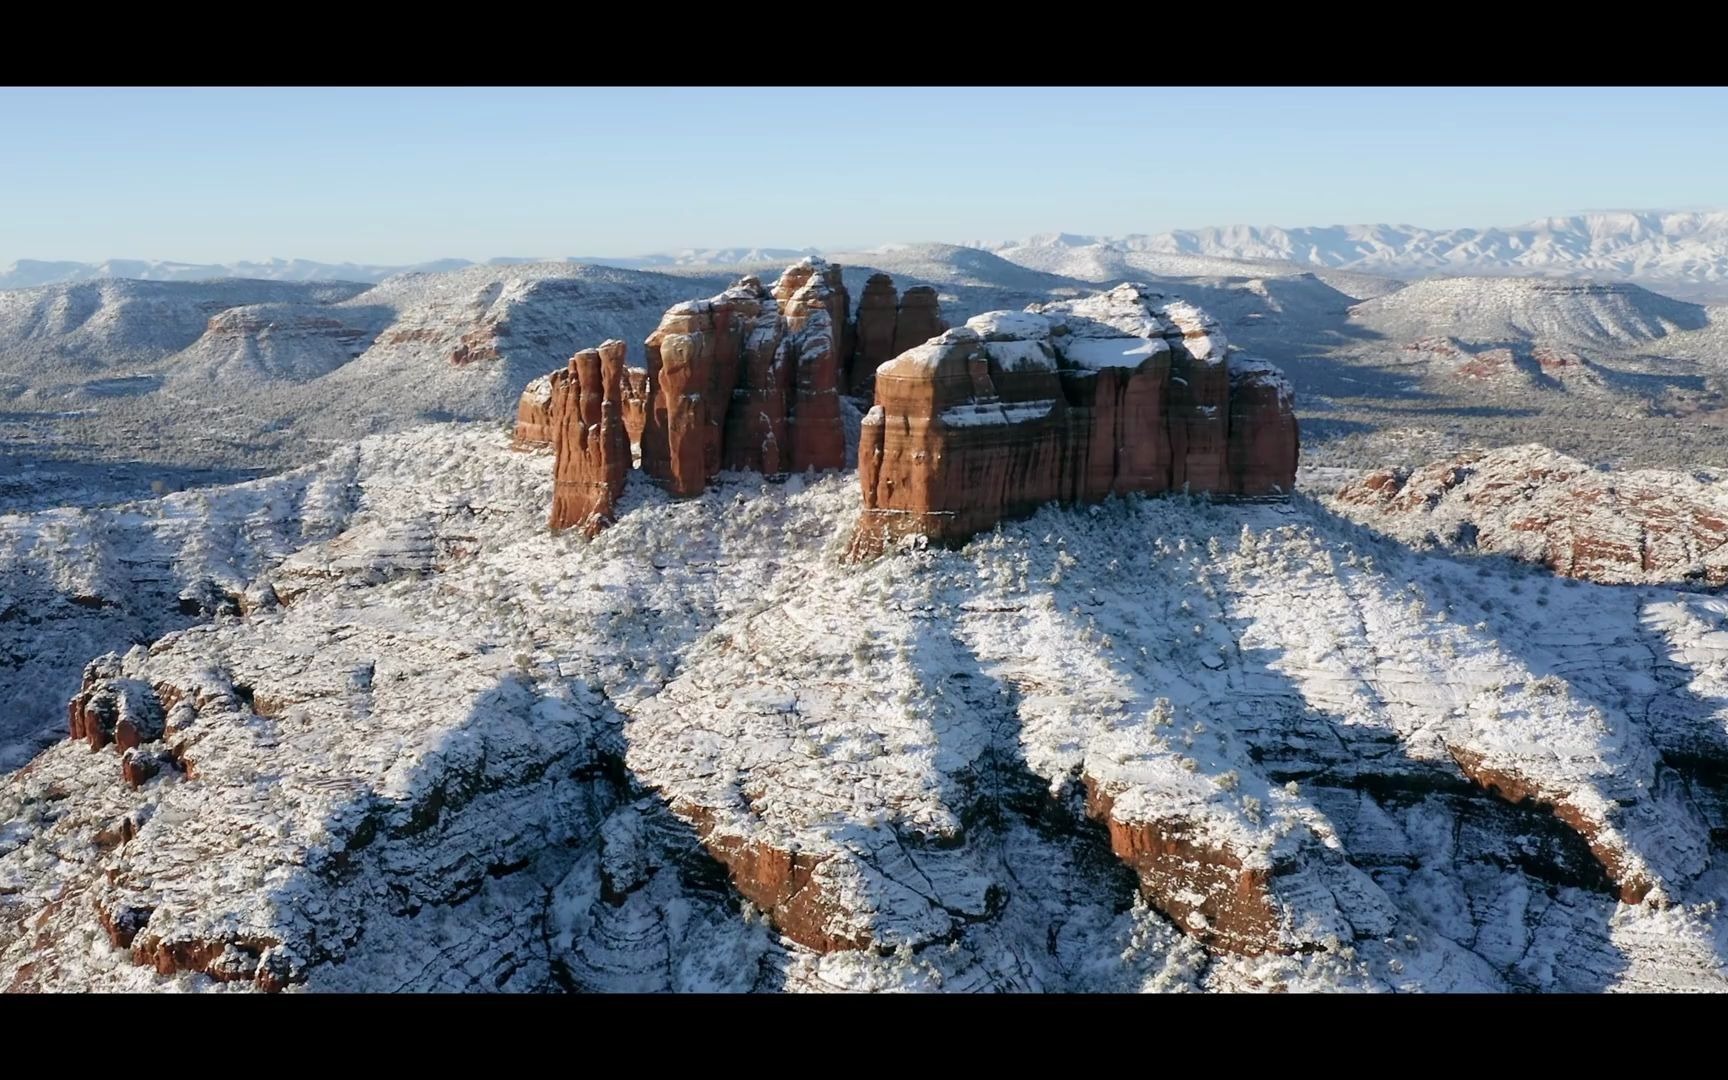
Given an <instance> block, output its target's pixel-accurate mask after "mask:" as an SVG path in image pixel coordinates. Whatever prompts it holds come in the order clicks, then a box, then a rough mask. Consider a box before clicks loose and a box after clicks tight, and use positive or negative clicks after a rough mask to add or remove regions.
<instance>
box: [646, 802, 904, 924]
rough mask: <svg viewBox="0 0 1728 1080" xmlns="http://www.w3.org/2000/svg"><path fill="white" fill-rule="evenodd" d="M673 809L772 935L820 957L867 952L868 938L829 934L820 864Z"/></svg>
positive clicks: (832, 916)
mask: <svg viewBox="0 0 1728 1080" xmlns="http://www.w3.org/2000/svg"><path fill="white" fill-rule="evenodd" d="M672 809H673V812H674V813H676V814H677V815H678V816H679V817H681V818H683V819H684V820H686V821H688V822H690V824H691V825H692V827H694V828H695V830H696V832H697V835H698V836H699V837H701V840H702V846H703V847H704V848H705V849H706V850H707V851H708V853H709V854H710V855H712V856H713V857H714V858H715V860H716V861H718V862H719V863H720V864H721V865H722V866H724V867H725V868H726V874H727V876H728V877H730V878H731V879H732V885H733V887H734V888H736V889H737V890H738V893H739V895H740V896H743V897H744V898H745V899H746V900H748V901H750V902H751V903H752V904H755V905H756V907H757V908H759V909H760V910H761V911H763V912H764V913H766V914H767V916H768V920H769V922H770V923H771V924H772V925H773V927H774V929H776V930H778V931H779V932H780V933H782V934H784V935H785V936H786V937H788V938H790V939H791V940H793V941H795V942H797V943H798V944H800V945H802V946H804V947H805V948H807V949H813V950H815V951H816V952H819V953H828V952H834V951H836V950H839V949H864V948H868V947H869V945H870V937H869V935H868V933H864V932H858V933H847V932H845V931H836V930H834V929H833V928H832V927H833V925H834V924H835V923H836V922H839V921H841V920H839V919H838V918H837V916H838V914H839V911H838V908H837V907H836V906H835V905H834V904H833V903H832V902H831V901H830V900H829V899H828V898H827V897H826V896H825V895H824V893H823V889H822V885H821V882H820V881H818V880H816V868H817V867H818V866H819V865H821V860H820V859H818V858H816V857H813V856H811V855H809V854H806V853H800V852H790V851H784V850H782V849H780V848H776V847H773V846H771V845H769V844H764V843H759V842H753V841H749V840H746V839H743V838H741V837H737V836H732V835H730V834H725V833H722V832H721V831H720V830H718V829H717V828H716V827H715V825H714V821H713V815H712V814H711V812H710V811H709V810H708V809H707V808H706V807H702V806H698V805H695V804H693V803H685V802H680V803H678V804H676V805H674V806H673V808H672Z"/></svg>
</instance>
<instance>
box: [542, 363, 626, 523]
mask: <svg viewBox="0 0 1728 1080" xmlns="http://www.w3.org/2000/svg"><path fill="white" fill-rule="evenodd" d="M623 378H624V343H623V342H622V341H608V342H605V343H604V344H602V345H601V346H600V347H599V348H598V349H584V350H583V351H581V352H579V353H577V354H576V355H575V356H573V357H571V359H570V366H569V367H568V368H566V369H565V370H564V371H560V372H554V373H553V375H552V376H551V403H550V405H549V406H548V413H549V415H550V417H551V424H552V429H553V439H552V442H553V446H554V458H553V465H552V476H553V492H552V520H551V525H552V527H553V528H554V529H562V528H567V527H568V526H571V525H580V526H582V529H583V531H584V532H586V533H587V534H588V535H590V536H592V535H594V534H595V533H597V532H599V531H600V530H601V529H603V528H605V527H606V526H607V525H609V524H611V522H612V521H613V519H614V514H615V511H614V506H615V504H616V503H617V501H618V498H619V496H621V495H622V494H623V493H624V477H625V472H626V470H627V469H629V467H630V444H629V442H628V439H627V437H626V435H625V432H624V418H623V414H622V399H623Z"/></svg>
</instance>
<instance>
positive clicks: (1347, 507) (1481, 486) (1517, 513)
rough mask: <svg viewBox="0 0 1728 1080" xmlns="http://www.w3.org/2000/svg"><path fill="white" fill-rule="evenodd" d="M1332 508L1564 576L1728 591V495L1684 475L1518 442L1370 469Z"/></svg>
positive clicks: (1404, 533)
mask: <svg viewBox="0 0 1728 1080" xmlns="http://www.w3.org/2000/svg"><path fill="white" fill-rule="evenodd" d="M1336 505H1337V506H1338V509H1339V510H1340V511H1342V512H1344V513H1347V514H1349V515H1350V516H1352V517H1357V518H1360V519H1362V520H1364V521H1366V522H1367V523H1369V524H1372V525H1374V526H1375V527H1377V528H1381V529H1384V530H1386V531H1388V532H1391V533H1393V534H1394V535H1396V536H1399V537H1400V538H1405V539H1410V540H1421V539H1423V538H1425V537H1428V536H1430V535H1432V536H1433V537H1435V538H1436V539H1439V540H1440V541H1442V542H1444V543H1454V544H1458V545H1460V546H1464V547H1468V548H1473V549H1477V550H1481V551H1490V552H1498V553H1503V554H1508V555H1514V556H1517V557H1519V558H1523V559H1527V560H1529V561H1531V562H1538V563H1542V564H1543V565H1545V566H1547V567H1549V568H1550V569H1552V570H1553V571H1554V572H1556V573H1559V574H1565V575H1567V576H1568V577H1578V578H1586V579H1588V580H1591V581H1600V582H1606V583H1629V582H1643V583H1651V584H1654V583H1657V582H1668V581H1676V582H1677V581H1696V582H1702V583H1704V584H1708V585H1723V584H1728V493H1724V492H1723V491H1722V490H1721V485H1719V484H1712V483H1705V482H1702V481H1700V480H1699V479H1697V478H1694V477H1692V476H1687V475H1684V474H1681V473H1673V472H1660V471H1655V470H1640V471H1634V472H1602V471H1600V470H1597V469H1592V468H1590V467H1589V466H1587V465H1585V464H1584V463H1583V462H1581V461H1578V460H1576V459H1574V458H1570V457H1567V456H1565V455H1564V454H1558V453H1555V452H1554V451H1552V450H1549V449H1547V448H1545V447H1541V446H1514V447H1504V448H1501V449H1498V450H1494V451H1490V452H1482V451H1471V452H1468V453H1464V454H1460V455H1458V456H1456V457H1453V458H1449V459H1447V460H1444V461H1438V462H1434V463H1432V464H1430V465H1425V466H1423V467H1422V468H1420V469H1415V470H1381V471H1379V472H1374V473H1370V474H1368V475H1367V476H1365V477H1363V478H1362V479H1360V480H1357V481H1355V482H1353V483H1351V484H1347V485H1345V487H1344V488H1343V489H1341V490H1340V491H1339V492H1338V494H1337V497H1336Z"/></svg>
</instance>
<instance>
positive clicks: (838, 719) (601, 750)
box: [0, 426, 1728, 991]
mask: <svg viewBox="0 0 1728 1080" xmlns="http://www.w3.org/2000/svg"><path fill="white" fill-rule="evenodd" d="M546 464H547V463H546V458H545V456H544V455H537V454H521V453H512V452H511V451H510V449H509V440H508V437H507V435H506V434H505V433H503V432H500V431H497V430H494V429H491V428H490V427H486V428H482V429H479V430H476V429H474V428H472V427H469V428H463V427H450V426H445V427H433V428H423V429H416V430H414V431H411V432H406V433H403V434H399V435H391V436H380V437H375V438H372V439H368V440H366V441H365V442H363V443H362V444H360V445H359V446H358V447H357V448H355V449H353V450H350V451H346V452H344V453H343V454H341V455H338V456H337V457H336V458H333V459H331V460H330V461H328V462H326V463H323V464H320V465H317V466H312V467H309V468H307V469H306V470H303V471H301V472H299V473H297V474H294V475H293V476H291V477H286V478H278V479H274V480H269V481H259V482H255V483H254V484H250V485H245V486H243V487H240V488H233V489H220V490H218V491H215V492H211V493H209V498H210V499H211V504H210V507H209V508H208V509H207V510H205V511H203V512H201V513H200V514H198V515H197V516H196V519H195V520H193V519H187V518H181V517H177V516H176V510H177V509H178V508H181V507H183V506H184V503H185V498H186V497H185V496H171V497H169V498H167V499H163V500H158V501H154V502H151V503H145V504H138V505H134V506H131V507H125V508H119V509H116V510H111V511H101V512H92V518H91V520H92V521H94V522H95V524H94V525H92V526H91V527H92V528H94V529H95V531H96V535H100V534H101V533H102V532H103V531H104V530H106V529H110V528H112V529H127V530H131V532H130V533H129V535H130V536H131V537H132V538H133V541H134V542H135V543H136V544H138V545H140V546H142V547H143V548H145V549H146V550H150V551H154V552H157V553H158V554H157V555H156V556H154V557H155V558H157V559H158V562H156V563H155V564H153V565H143V564H141V565H140V568H139V571H138V572H139V573H142V574H145V575H155V576H160V577H168V576H173V575H184V574H185V573H186V571H187V570H188V569H190V568H192V567H213V566H217V565H218V564H220V565H221V566H223V567H225V568H227V569H226V570H225V573H226V572H227V571H231V574H229V576H225V577H222V580H223V581H226V582H228V583H229V584H228V585H227V586H226V587H227V588H228V589H229V590H230V591H232V592H233V593H234V594H236V595H238V596H239V597H241V598H254V599H256V601H257V602H254V600H252V599H249V600H248V601H247V603H246V604H244V605H240V604H238V602H236V607H237V608H239V607H243V608H244V613H236V612H233V611H230V612H229V613H226V614H224V613H221V612H218V613H216V614H215V615H214V616H213V617H205V618H206V619H207V621H203V622H201V623H198V624H197V625H191V626H183V628H181V629H178V630H175V631H173V632H170V633H168V634H167V636H165V637H157V638H155V639H154V640H148V639H147V641H146V642H145V643H140V644H139V645H138V646H137V647H131V646H130V645H129V644H127V643H126V642H124V641H119V642H116V643H115V644H113V645H111V646H107V648H106V649H92V650H90V651H89V652H88V653H86V658H88V657H90V656H94V655H95V654H96V653H97V652H99V651H107V649H112V651H113V652H114V653H115V655H113V656H110V657H107V658H104V659H101V660H100V661H99V662H98V663H96V664H95V665H93V666H92V667H91V668H90V669H89V671H88V686H86V687H85V690H86V691H87V692H88V693H87V694H84V693H81V694H80V697H82V698H84V699H85V701H84V704H85V706H87V708H83V709H81V710H80V716H84V717H93V718H94V721H95V724H96V727H97V729H98V730H100V731H101V732H102V733H103V736H104V738H102V739H97V740H96V741H97V742H99V743H102V745H101V746H100V748H99V749H92V746H91V740H90V738H89V728H88V726H86V727H85V728H84V729H83V734H84V736H85V737H84V738H82V739H79V740H71V739H67V740H64V741H62V742H60V743H58V744H57V745H54V746H52V747H51V748H49V749H47V750H45V751H44V752H42V753H41V754H39V755H38V756H36V757H35V758H34V759H33V760H32V761H31V762H30V763H29V764H28V765H27V766H26V767H25V768H23V769H20V770H18V771H16V772H13V773H12V774H11V775H9V776H6V777H4V778H0V986H5V987H8V988H12V989H32V988H53V989H74V988H131V989H150V988H163V987H170V986H172V987H179V988H184V989H213V988H219V987H229V988H238V987H246V986H251V987H258V988H263V989H278V988H290V989H291V988H305V989H313V990H316V989H369V990H394V989H464V990H488V991H490V990H498V989H503V990H525V989H564V988H583V989H594V990H605V989H625V990H689V989H709V990H712V989H722V990H744V989H824V988H845V989H887V988H907V989H944V990H958V989H973V988H994V989H1038V990H1137V989H1206V990H1227V989H1251V988H1273V989H1278V988H1284V989H1316V988H1324V989H1338V988H1353V989H1354V988H1360V989H1382V990H1384V989H1399V990H1507V989H1556V990H1561V989H1563V990H1600V989H1610V988H1620V989H1697V988H1714V989H1722V988H1724V987H1725V986H1728V981H1725V977H1724V970H1723V967H1724V961H1723V949H1722V945H1721V942H1722V941H1723V939H1724V938H1723V931H1722V926H1721V924H1720V921H1719V920H1720V915H1719V914H1718V913H1717V909H1718V906H1719V904H1720V902H1721V900H1722V899H1723V898H1724V893H1725V891H1728V885H1725V883H1724V877H1723V874H1722V872H1721V870H1720V869H1719V868H1718V866H1717V863H1718V861H1719V859H1720V857H1721V848H1720V839H1719V838H1720V836H1721V835H1723V833H1722V832H1721V830H1722V829H1723V828H1724V825H1725V824H1728V817H1725V812H1728V806H1725V804H1724V800H1723V797H1722V796H1723V791H1722V789H1721V785H1720V783H1719V780H1717V779H1716V778H1717V777H1719V776H1720V775H1722V772H1721V763H1722V762H1724V761H1728V736H1725V735H1724V734H1723V732H1724V731H1728V690H1725V687H1728V681H1725V680H1724V678H1723V674H1724V672H1725V671H1728V644H1725V643H1728V637H1725V636H1724V634H1725V632H1728V630H1725V628H1728V623H1725V622H1724V620H1725V619H1728V610H1724V609H1723V605H1722V603H1721V602H1720V601H1719V600H1718V599H1717V598H1715V597H1712V596H1708V595H1705V594H1701V593H1687V592H1679V593H1677V592H1675V591H1674V590H1673V589H1672V588H1659V587H1646V586H1630V587H1626V586H1619V587H1611V586H1602V585H1595V584H1590V583H1561V582H1558V581H1556V579H1553V578H1550V577H1548V576H1547V575H1545V574H1544V573H1542V572H1541V571H1535V570H1528V571H1527V570H1521V569H1520V568H1518V567H1517V566H1515V565H1512V564H1506V563H1502V562H1489V561H1484V560H1470V559H1460V558H1458V557H1456V556H1453V555H1450V554H1446V553H1422V552H1415V551H1411V550H1410V549H1408V548H1406V547H1403V546H1401V545H1398V544H1396V543H1393V542H1391V541H1389V540H1386V539H1383V538H1378V537H1376V536H1374V535H1373V534H1372V533H1369V532H1367V531H1365V530H1363V529H1361V528H1360V527H1358V526H1356V525H1354V524H1352V523H1350V522H1347V521H1345V520H1342V519H1340V518H1338V517H1337V516H1335V515H1334V514H1333V513H1331V512H1330V511H1328V510H1327V509H1326V508H1324V507H1323V506H1321V505H1319V504H1317V503H1314V502H1312V501H1311V500H1307V499H1304V498H1298V499H1296V500H1295V501H1293V502H1291V503H1288V504H1276V505H1268V504H1253V505H1232V506H1214V505H1209V504H1207V503H1204V502H1190V501H1188V500H1184V499H1181V498H1172V499H1161V500H1141V499H1137V498H1136V499H1130V500H1126V501H1124V500H1111V501H1108V502H1106V503H1104V504H1101V505H1098V506H1094V507H1089V508H1082V509H1074V510H1057V509H1047V510H1044V511H1041V512H1040V513H1038V514H1037V515H1035V516H1033V517H1031V518H1029V519H1027V520H1025V521H1021V522H1017V523H1007V524H1004V525H1003V526H1002V527H1001V528H1000V529H999V530H996V531H994V532H992V533H990V534H989V535H987V536H983V537H980V538H979V539H977V540H975V541H974V542H972V543H971V544H969V545H967V546H966V547H964V548H962V549H960V550H924V551H905V552H902V553H899V554H897V555H896V556H895V557H892V558H885V559H881V560H877V561H876V562H874V563H871V564H869V565H866V566H853V565H850V564H848V563H847V562H845V561H844V559H843V558H842V556H843V554H844V550H845V545H846V538H847V534H848V531H849V529H850V525H851V522H852V519H853V517H854V515H855V514H856V512H857V509H858V497H857V494H856V490H857V489H856V481H855V480H854V479H853V478H851V477H849V476H845V475H838V476H828V477H823V478H820V479H817V480H815V481H813V482H801V483H794V484H786V485H774V484H767V483H763V482H762V481H761V480H760V478H758V477H754V476H749V475H743V474H729V475H726V476H723V477H722V478H721V480H720V482H719V483H717V484H716V485H715V486H713V487H710V488H709V489H708V490H706V491H705V492H704V493H703V494H701V495H700V496H699V497H696V498H692V499H685V500H673V499H670V498H668V497H667V496H665V495H664V494H663V493H661V492H659V491H656V490H654V489H652V488H650V487H648V486H646V485H641V486H638V487H636V488H633V489H631V491H630V492H629V493H627V494H626V495H625V497H624V504H625V506H624V510H625V512H624V513H622V514H621V515H620V518H619V521H618V524H617V525H615V526H614V527H613V528H612V529H609V530H608V531H606V532H605V533H603V534H601V535H600V536H599V537H598V538H596V539H594V540H584V539H582V538H581V537H579V536H577V535H574V534H572V533H552V532H549V531H548V530H546V529H545V528H544V526H543V514H544V509H545V506H546V503H547V500H548V498H549V497H550V493H551V482H552V478H551V476H550V472H549V470H548V469H547V467H546ZM291 492H299V493H300V494H296V495H294V501H293V502H292V503H290V502H289V501H288V498H287V497H288V495H289V493H291ZM314 492H317V493H319V494H317V495H314V494H312V493H314ZM271 500H274V505H275V507H276V509H275V510H274V511H272V512H265V511H264V510H263V509H262V506H261V504H262V503H264V502H266V501H271ZM290 507H293V508H294V509H292V510H291V509H290ZM295 514H298V515H301V518H299V519H296V518H295V517H294V516H293V515H295ZM283 518H287V520H286V521H284V520H282V519H283ZM54 520H56V518H55V517H54V515H47V514H44V515H33V516H30V517H26V518H12V519H7V520H6V521H4V522H0V525H4V526H5V528H6V529H7V530H9V534H8V535H11V536H13V537H24V536H30V537H39V536H41V535H42V534H43V531H44V530H45V529H46V528H47V526H48V525H49V524H51V523H52V522H53V521H54ZM272 523H274V524H272ZM216 540H219V541H220V543H219V544H213V541H216ZM12 543H13V544H14V546H13V548H12V549H11V554H9V555H8V559H9V560H10V562H9V563H8V565H9V566H11V567H14V568H22V567H26V566H29V567H34V568H36V569H37V571H38V572H40V573H43V574H44V575H52V574H58V573H66V574H73V573H89V572H90V571H89V570H86V569H80V568H78V567H75V566H74V564H73V559H74V556H75V554H76V553H77V552H78V551H79V550H80V548H81V547H82V546H85V545H80V544H78V543H76V542H74V541H72V540H71V539H70V537H66V538H60V539H56V540H53V541H52V542H48V543H41V544H40V546H38V545H37V544H36V543H32V544H31V545H30V546H29V547H28V548H26V547H25V546H24V545H22V544H19V543H18V541H17V540H16V539H15V540H13V541H12ZM98 546H100V545H98ZM212 546H214V547H215V548H216V549H217V551H212V550H211V548H212ZM301 552H304V554H301ZM104 572H105V573H107V574H110V575H114V576H113V577H110V578H108V579H106V580H109V581H110V582H112V583H113V584H117V585H122V586H123V585H124V583H125V582H126V581H128V580H129V578H128V577H127V575H129V574H132V573H133V572H134V571H133V569H132V568H131V566H130V564H115V565H112V566H109V567H106V568H105V570H104ZM195 576H199V577H205V576H209V577H217V576H220V575H217V574H214V573H204V572H203V571H200V572H199V573H198V574H197V575H195ZM5 580H7V581H12V580H16V577H15V575H14V574H12V573H9V574H8V576H7V578H6V579H5ZM68 585H71V582H70V581H68ZM266 586H268V589H269V591H270V592H273V593H275V594H277V595H278V596H279V597H280V598H281V601H280V602H275V603H271V602H267V601H264V600H263V599H262V597H264V596H265V594H266ZM74 587H77V588H82V587H83V586H82V585H79V586H74ZM155 588H156V590H157V594H158V595H166V591H167V585H166V584H163V585H160V586H156V587H155ZM1537 602H1540V604H1539V606H1538V603H1537ZM73 606H77V605H73ZM80 610H84V611H86V612H87V614H88V615H89V616H90V617H91V618H92V619H98V620H100V619H103V618H109V617H112V618H115V619H119V620H124V619H126V618H129V617H130V616H129V615H128V614H127V611H126V609H124V608H107V607H104V608H100V609H98V608H94V607H93V608H88V609H84V608H81V609H80ZM186 618H187V619H188V620H190V619H192V618H194V616H187V617H186ZM88 629H89V628H88V627H81V628H79V629H78V630H76V631H75V632H76V633H84V632H87V631H88ZM36 630H37V633H36V635H35V636H34V637H33V638H32V639H30V640H29V641H26V639H24V638H22V637H15V638H12V639H9V641H8V649H9V650H12V651H18V650H39V651H42V652H44V653H47V652H52V651H53V650H54V649H55V648H56V647H57V646H56V643H55V640H54V639H55V637H56V635H59V634H61V633H62V631H61V630H60V628H58V627H57V626H54V625H38V626H37V627H36ZM64 644H65V643H64V642H63V641H62V642H60V643H59V645H60V647H62V648H63V646H64ZM50 666H52V665H50ZM81 666H82V661H80V662H79V666H78V667H74V668H73V669H72V671H71V673H70V676H71V678H70V685H69V686H68V689H67V690H66V693H67V694H68V695H70V694H71V693H72V691H73V690H76V689H77V687H78V684H79V675H80V671H79V667H81ZM152 701H153V702H154V705H152ZM157 710H159V713H158V711H157ZM62 716H64V714H62ZM158 716H159V720H158ZM110 719H112V721H113V722H114V732H115V735H116V737H117V736H118V733H119V730H120V728H119V725H120V721H121V720H122V719H126V720H128V722H129V724H130V728H131V730H132V731H133V732H134V733H133V734H128V735H127V737H126V741H127V742H128V743H131V742H132V740H133V739H134V738H136V739H137V744H136V745H128V746H127V747H126V748H124V749H122V748H120V747H119V746H118V745H117V742H118V739H117V738H116V742H112V743H110V742H106V741H104V739H105V738H106V737H107V732H108V728H107V723H108V721H109V720H110ZM158 732H159V734H158ZM125 754H130V755H132V758H131V760H130V762H128V761H127V760H126V759H125V758H124V757H123V755H125ZM152 773H153V775H152ZM1513 778H1516V781H1515V784H1514V782H1513ZM134 785H135V786H134ZM1496 789H1498V794H1497V793H1496ZM1525 795H1528V796H1529V797H1528V798H1524V799H1523V800H1522V801H1519V802H1514V801H1513V800H1514V799H1518V798H1519V797H1520V796H1525ZM1629 886H1635V887H1629ZM764 916H765V917H764ZM866 942H868V943H869V945H870V947H869V948H857V947H854V946H858V945H863V944H865V943H866Z"/></svg>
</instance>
